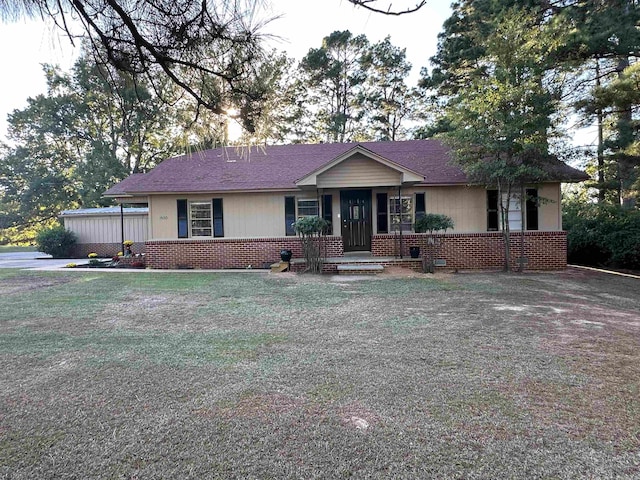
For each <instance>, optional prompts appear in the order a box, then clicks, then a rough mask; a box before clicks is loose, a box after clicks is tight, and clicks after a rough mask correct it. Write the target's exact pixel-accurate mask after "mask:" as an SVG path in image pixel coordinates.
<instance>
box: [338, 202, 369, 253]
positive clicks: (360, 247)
mask: <svg viewBox="0 0 640 480" xmlns="http://www.w3.org/2000/svg"><path fill="white" fill-rule="evenodd" d="M340 217H341V219H342V242H343V243H344V251H345V252H356V251H369V250H371V190H343V191H341V192H340Z"/></svg>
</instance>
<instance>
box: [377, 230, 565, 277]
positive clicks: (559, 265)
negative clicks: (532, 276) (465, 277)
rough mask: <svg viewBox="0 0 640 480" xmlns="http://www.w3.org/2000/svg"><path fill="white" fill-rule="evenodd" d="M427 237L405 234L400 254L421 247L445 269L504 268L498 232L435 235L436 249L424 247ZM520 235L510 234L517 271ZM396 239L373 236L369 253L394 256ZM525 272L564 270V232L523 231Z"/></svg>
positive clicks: (390, 236) (406, 254) (513, 266)
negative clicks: (442, 262) (440, 261)
mask: <svg viewBox="0 0 640 480" xmlns="http://www.w3.org/2000/svg"><path fill="white" fill-rule="evenodd" d="M426 237H427V236H426V235H424V234H406V235H403V239H402V255H403V256H404V257H408V256H409V248H410V247H413V246H419V247H420V254H421V255H424V254H425V253H426V252H434V251H435V250H437V258H438V259H442V260H446V262H447V265H446V267H443V268H446V269H464V270H467V269H501V268H503V266H504V240H503V237H502V233H500V232H487V233H468V234H464V233H450V234H440V235H435V236H434V238H435V239H436V242H439V243H440V244H439V246H437V247H436V246H434V245H427V242H426ZM520 240H521V235H520V233H519V232H515V233H512V234H511V266H512V268H514V269H515V268H516V267H517V266H518V264H517V261H516V260H517V258H519V257H520ZM399 250H400V248H399V240H398V237H397V236H395V235H374V236H373V238H372V241H371V252H372V254H373V255H374V256H397V255H398V254H399ZM524 256H525V257H526V258H527V259H528V263H527V264H525V268H526V269H528V270H562V269H564V268H566V267H567V234H566V232H537V231H535V232H534V231H529V232H525V252H524Z"/></svg>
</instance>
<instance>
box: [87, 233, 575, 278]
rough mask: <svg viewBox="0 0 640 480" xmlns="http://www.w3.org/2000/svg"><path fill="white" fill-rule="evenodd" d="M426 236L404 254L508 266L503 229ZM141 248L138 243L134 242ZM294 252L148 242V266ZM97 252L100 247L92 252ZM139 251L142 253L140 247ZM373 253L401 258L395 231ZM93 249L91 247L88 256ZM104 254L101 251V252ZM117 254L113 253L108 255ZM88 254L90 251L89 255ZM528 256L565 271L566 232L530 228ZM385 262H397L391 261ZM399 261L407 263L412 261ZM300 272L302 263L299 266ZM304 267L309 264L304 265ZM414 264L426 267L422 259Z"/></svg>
mask: <svg viewBox="0 0 640 480" xmlns="http://www.w3.org/2000/svg"><path fill="white" fill-rule="evenodd" d="M520 238H521V237H520V233H512V234H511V253H512V261H511V263H512V268H514V269H515V268H516V267H517V266H518V264H517V262H516V260H517V258H519V257H520ZM426 239H427V236H426V235H424V234H406V235H403V242H402V243H403V245H402V254H403V257H404V259H405V260H406V259H409V248H410V247H413V246H419V247H420V250H421V252H420V253H421V255H425V253H427V252H433V251H434V249H436V248H437V259H441V260H445V261H446V266H445V267H442V268H443V269H446V270H451V269H460V270H473V269H502V268H503V265H504V247H503V238H502V234H501V233H500V232H487V233H469V234H464V233H450V234H441V235H436V236H435V239H436V241H438V242H439V243H440V244H439V246H438V247H435V246H433V245H431V246H427V243H426ZM134 247H135V246H134ZM283 249H288V250H291V251H292V252H293V258H302V257H303V255H302V246H301V245H300V240H299V239H298V238H297V237H278V238H234V239H224V238H216V239H201V240H195V239H188V240H156V241H148V242H147V243H146V256H145V260H146V264H147V266H148V267H150V268H158V269H168V268H172V269H173V268H194V269H222V268H247V267H248V266H249V265H251V266H252V267H253V268H268V266H269V265H271V264H272V263H275V262H278V261H280V250H283ZM90 251H96V250H90ZM325 251H326V257H341V256H343V254H344V251H343V244H342V238H341V237H339V236H331V237H327V238H326V239H325ZM134 252H135V253H142V252H139V251H138V250H136V249H134ZM371 252H372V254H373V255H374V256H377V257H393V256H398V253H399V242H398V238H397V237H396V236H395V235H374V236H373V237H372V242H371ZM88 253H89V251H87V254H88ZM96 253H98V254H100V252H98V251H96ZM110 255H112V253H109V255H108V256H110ZM85 257H86V255H85ZM525 257H526V258H527V259H528V263H527V264H526V265H525V268H526V269H528V270H562V269H564V268H566V266H567V236H566V232H525ZM384 264H385V265H395V263H393V262H392V261H387V262H386V263H384ZM398 265H402V266H407V264H406V262H404V263H402V262H399V263H398ZM295 268H296V270H298V269H299V268H298V267H295ZM300 268H301V269H303V267H300ZM336 268H337V264H330V263H327V264H325V266H324V269H323V270H324V271H325V272H335V271H336ZM411 268H414V269H416V270H417V269H420V268H421V263H420V262H419V261H418V262H416V263H415V265H413V264H412V265H411Z"/></svg>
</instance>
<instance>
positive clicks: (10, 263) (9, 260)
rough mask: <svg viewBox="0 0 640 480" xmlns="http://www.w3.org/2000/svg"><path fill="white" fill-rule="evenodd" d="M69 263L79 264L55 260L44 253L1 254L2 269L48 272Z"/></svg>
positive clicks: (61, 259)
mask: <svg viewBox="0 0 640 480" xmlns="http://www.w3.org/2000/svg"><path fill="white" fill-rule="evenodd" d="M69 262H77V260H70V259H64V258H57V259H54V258H52V257H51V255H47V254H45V253H42V252H13V253H11V252H9V253H4V252H3V253H0V268H22V269H27V270H48V269H52V268H60V267H64V266H65V265H66V264H67V263H69Z"/></svg>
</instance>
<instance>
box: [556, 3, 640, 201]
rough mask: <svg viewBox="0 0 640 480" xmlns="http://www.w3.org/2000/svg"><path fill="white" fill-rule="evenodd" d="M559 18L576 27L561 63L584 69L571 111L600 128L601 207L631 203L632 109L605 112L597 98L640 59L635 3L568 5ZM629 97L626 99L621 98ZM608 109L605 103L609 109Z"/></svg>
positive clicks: (639, 18) (638, 17)
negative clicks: (610, 204)
mask: <svg viewBox="0 0 640 480" xmlns="http://www.w3.org/2000/svg"><path fill="white" fill-rule="evenodd" d="M563 15H564V16H565V18H566V19H567V21H570V22H571V23H572V25H573V26H574V28H573V29H572V31H571V35H569V36H568V39H567V43H566V50H567V52H566V55H565V58H567V59H569V60H572V61H573V62H574V64H575V65H577V66H581V65H586V66H587V67H590V68H585V69H584V74H583V77H584V78H583V81H582V87H583V88H582V89H581V92H580V93H581V94H580V96H579V98H578V100H577V101H576V102H575V106H576V108H577V109H578V111H580V112H581V113H582V114H583V115H584V116H585V120H586V122H593V121H594V120H595V121H596V123H597V126H598V131H599V135H598V137H599V138H598V145H597V152H596V162H595V168H596V176H597V182H596V183H595V184H594V186H595V187H596V188H597V189H598V199H599V201H600V202H605V201H613V202H615V203H624V204H631V203H634V202H633V200H632V198H631V196H630V194H629V185H631V184H632V183H633V178H634V177H633V171H634V168H635V166H636V165H637V160H635V159H634V157H632V156H629V155H627V154H626V153H625V151H626V150H627V149H628V148H629V147H630V145H631V144H632V142H633V136H634V135H633V130H634V119H633V108H634V106H633V104H632V103H626V104H624V105H623V104H622V103H621V101H620V99H619V100H618V101H617V102H615V103H616V105H615V107H616V108H615V109H611V108H607V106H605V105H603V104H602V99H601V98H598V97H599V96H600V92H602V90H603V88H604V89H606V88H607V85H609V84H611V83H613V82H616V81H617V80H619V79H621V78H622V77H623V76H624V71H625V69H627V68H628V67H629V66H630V65H631V64H632V63H634V62H636V61H637V59H638V57H639V56H640V31H639V30H638V24H639V22H640V11H639V10H638V2H637V1H636V0H609V1H603V0H584V1H582V2H576V3H574V4H572V5H570V6H568V7H567V8H566V9H565V10H564V11H563ZM624 98H628V97H624ZM611 106H612V104H609V107H611Z"/></svg>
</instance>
